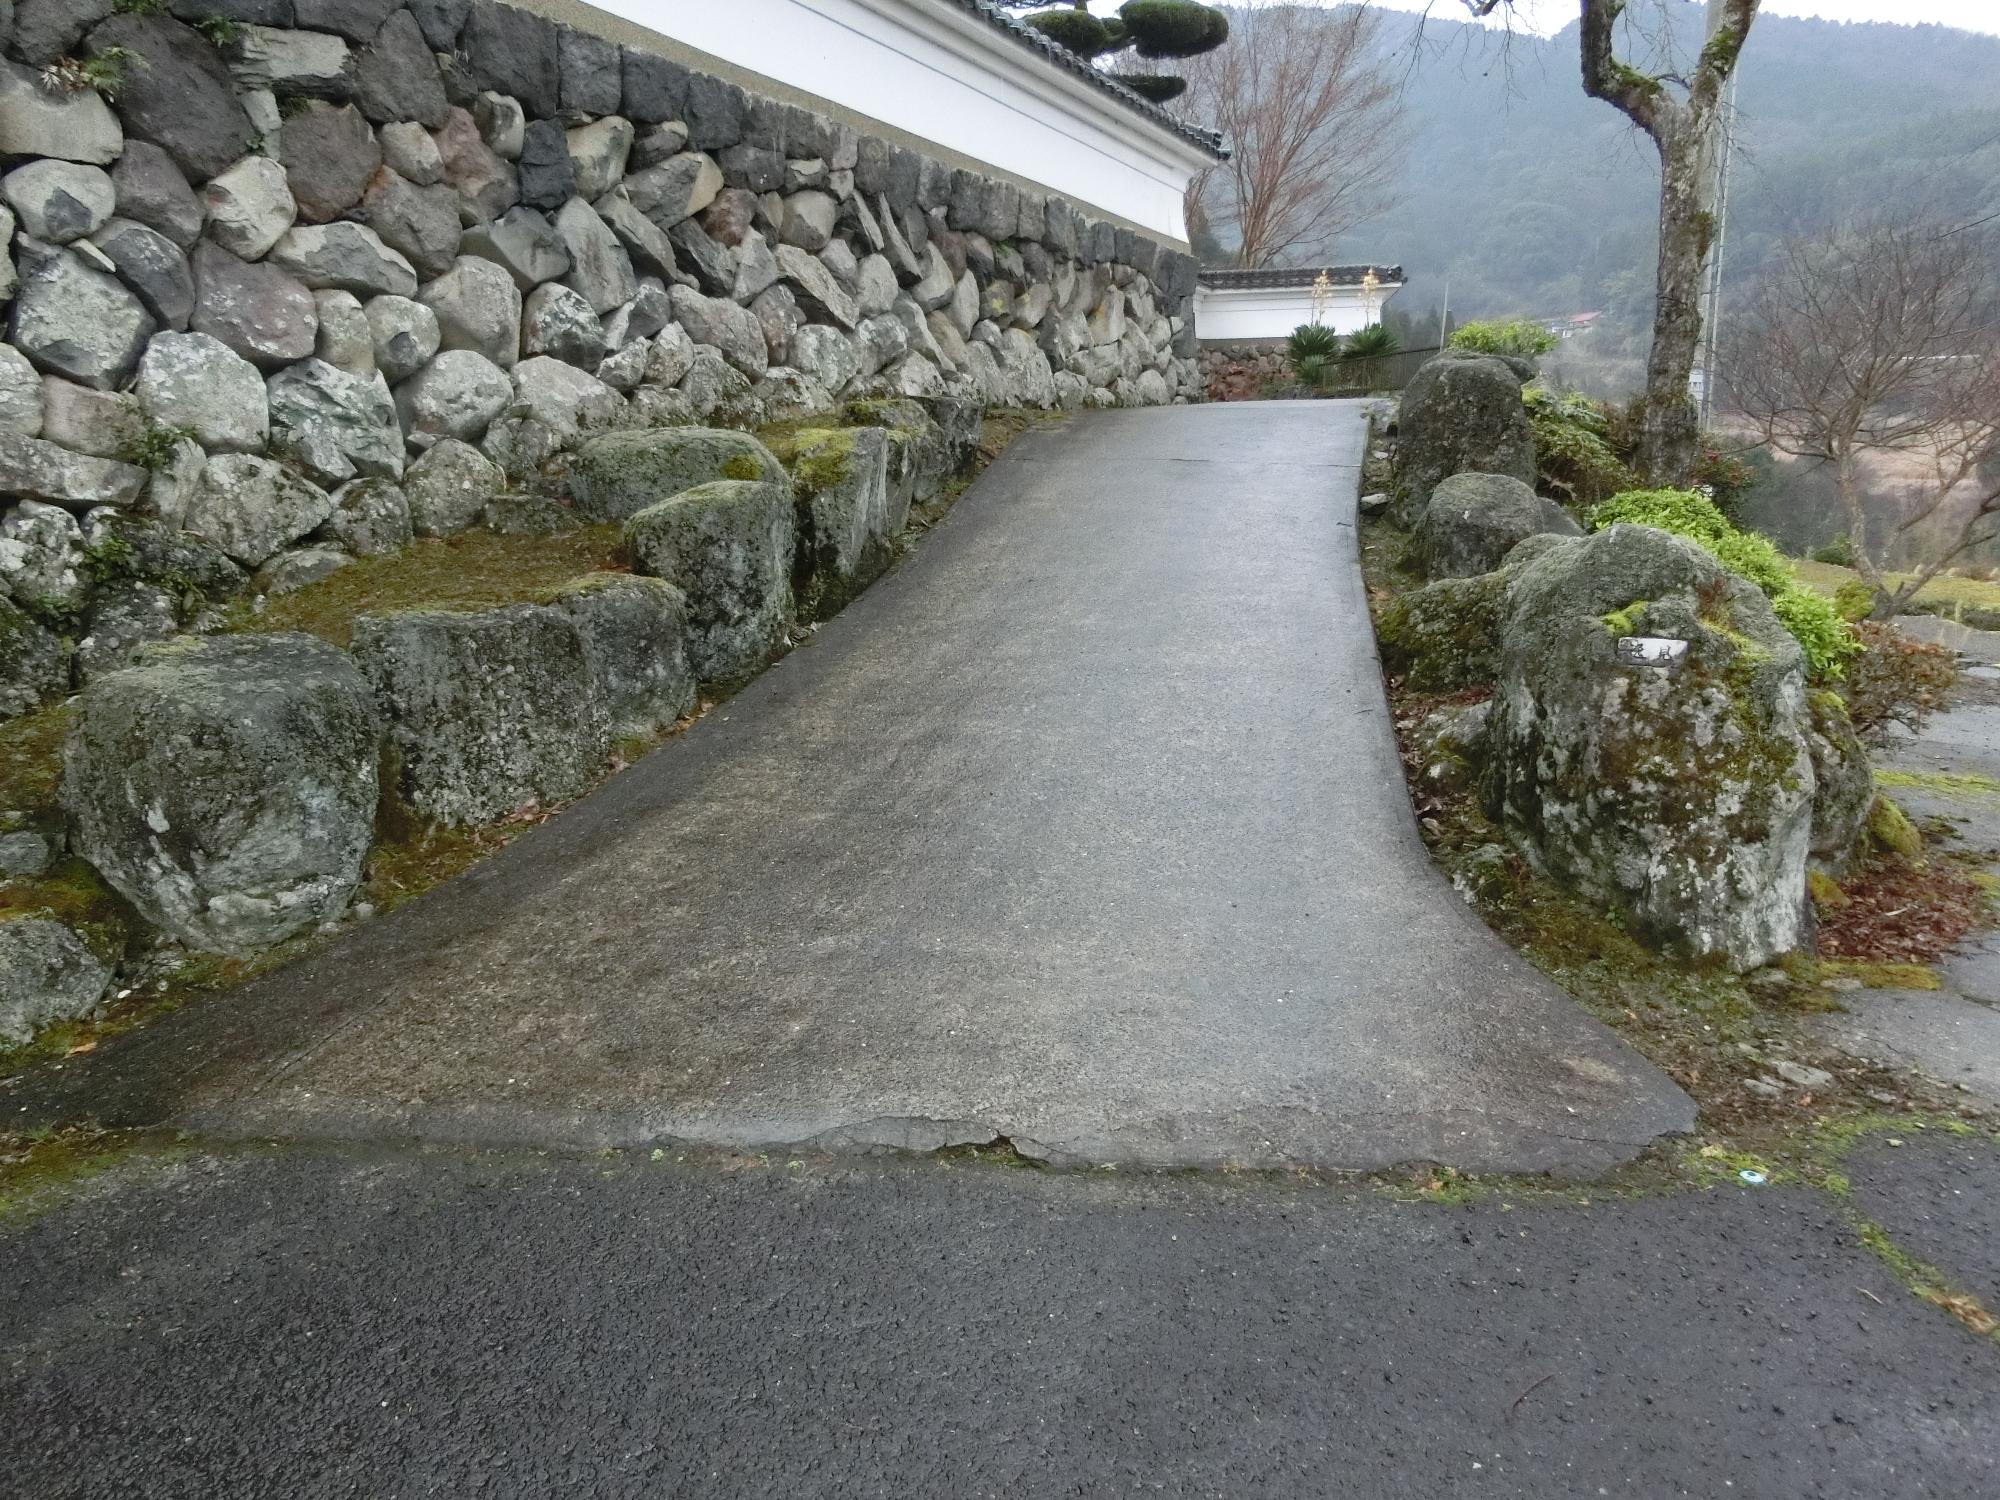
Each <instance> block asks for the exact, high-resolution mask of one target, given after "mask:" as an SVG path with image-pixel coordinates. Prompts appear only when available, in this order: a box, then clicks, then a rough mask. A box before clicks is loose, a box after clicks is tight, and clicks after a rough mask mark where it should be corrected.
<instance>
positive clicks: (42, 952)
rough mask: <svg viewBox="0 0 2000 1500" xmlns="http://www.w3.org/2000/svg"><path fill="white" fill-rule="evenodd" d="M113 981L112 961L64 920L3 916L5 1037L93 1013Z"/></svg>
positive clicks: (0, 989) (1, 1028) (0, 1036)
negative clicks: (107, 959) (106, 960)
mask: <svg viewBox="0 0 2000 1500" xmlns="http://www.w3.org/2000/svg"><path fill="white" fill-rule="evenodd" d="M110 985H111V968H110V966H109V965H108V964H106V963H105V962H104V960H103V959H101V958H99V957H98V956H97V955H96V954H95V953H93V952H92V951H91V950H90V945H89V944H87V943H86V942H84V940H83V939H82V938H80V937H78V936H77V934H76V933H74V932H73V931H71V930H70V929H69V928H68V927H66V926H64V925H63V924H62V923H61V922H57V921H53V920H51V919H49V918H47V917H34V916H25V917H12V918H6V919H0V1042H25V1041H28V1040H30V1039H31V1038H32V1037H33V1036H34V1034H35V1033H36V1032H37V1031H39V1030H40V1029H41V1028H42V1027H44V1026H46V1025H48V1024H49V1023H50V1022H51V1021H70V1020H75V1019H76V1018H78V1017H80V1016H87V1015H89V1014H90V1013H91V1011H93V1010H95V1009H96V1008H97V1006H98V1004H99V1002H100V1001H102V1000H103V999H104V992H105V990H107V989H108V988H110Z"/></svg>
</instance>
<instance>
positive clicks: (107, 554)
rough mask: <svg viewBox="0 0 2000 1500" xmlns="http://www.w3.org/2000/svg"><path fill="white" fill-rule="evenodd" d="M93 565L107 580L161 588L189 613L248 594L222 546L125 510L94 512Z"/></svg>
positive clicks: (87, 537)
mask: <svg viewBox="0 0 2000 1500" xmlns="http://www.w3.org/2000/svg"><path fill="white" fill-rule="evenodd" d="M84 545H85V546H86V547H87V548H88V549H89V551H90V558H91V563H92V565H93V567H95V568H96V569H97V570H98V571H99V572H101V573H102V574H103V575H104V576H105V577H106V579H107V580H109V581H114V582H115V581H116V580H118V579H124V578H131V579H136V580H138V581H140V582H142V583H153V584H158V585H159V586H160V587H161V588H163V589H165V590H167V591H168V592H169V593H171V594H173V595H174V597H175V598H176V599H177V600H178V601H179V602H180V604H181V606H182V608H183V609H185V610H192V609H193V608H195V607H196V606H199V605H201V604H203V603H210V604H217V603H221V602H222V601H224V600H226V599H232V598H234V597H235V596H236V595H238V594H240V593H242V592H243V586H244V583H245V582H246V580H245V577H244V573H243V570H242V569H241V568H239V567H238V566H237V565H236V564H235V563H233V562H231V561H230V560H229V558H228V556H227V555H226V554H224V552H223V551H222V549H221V548H220V547H217V546H215V545H214V544H213V543H210V542H206V541H203V540H202V539H201V538H200V537H198V536H194V535H191V534H190V533H188V532H185V531H181V530H179V529H177V528H176V527H175V526H173V525H169V524H167V523H166V522H164V521H160V520H154V519H150V518H147V517H143V516H134V515H129V514H125V513H122V512H119V511H106V510H98V511H93V512H91V516H90V524H89V526H88V528H87V529H86V531H85V533H84Z"/></svg>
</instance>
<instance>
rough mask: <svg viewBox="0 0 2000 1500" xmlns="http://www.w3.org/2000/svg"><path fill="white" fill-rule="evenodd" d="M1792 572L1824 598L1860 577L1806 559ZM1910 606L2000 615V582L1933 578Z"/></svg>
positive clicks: (1939, 612)
mask: <svg viewBox="0 0 2000 1500" xmlns="http://www.w3.org/2000/svg"><path fill="white" fill-rule="evenodd" d="M1792 569H1793V571H1794V572H1796V573H1797V574H1798V575H1799V577H1800V578H1801V579H1803V580H1804V581H1805V582H1807V583H1809V584H1811V585H1812V586H1813V587H1814V588H1816V589H1818V590H1819V591H1820V592H1821V593H1822V594H1827V595H1831V594H1833V593H1834V592H1835V591H1837V590H1838V589H1839V588H1840V586H1841V585H1842V584H1843V583H1846V582H1848V581H1849V580H1850V579H1854V578H1858V577H1860V575H1859V574H1858V573H1856V572H1855V571H1854V569H1852V568H1843V567H1839V566H1837V565H1835V564H1833V563H1823V562H1812V561H1810V560H1808V559H1794V560H1793V562H1792ZM1889 576H1890V578H1891V579H1894V580H1898V581H1900V578H1901V577H1902V576H1903V575H1900V574H1895V573H1892V574H1890V575H1889ZM1911 607H1912V608H1913V609H1914V610H1915V611H1916V612H1917V613H1919V614H1926V615H1951V614H1955V613H1956V612H1957V611H1958V610H1959V609H1960V608H1965V609H1976V610H1990V611H1993V612H1995V613H1996V614H2000V583H1981V582H1979V581H1978V580H1977V579H1974V578H1933V579H1932V580H1931V581H1930V582H1929V583H1927V584H1925V585H1924V586H1923V589H1922V590H1921V591H1920V592H1919V593H1918V594H1917V597H1916V599H1915V600H1914V601H1913V602H1912V606H1911Z"/></svg>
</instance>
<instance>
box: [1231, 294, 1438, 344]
mask: <svg viewBox="0 0 2000 1500" xmlns="http://www.w3.org/2000/svg"><path fill="white" fill-rule="evenodd" d="M1398 290H1399V288H1398V287H1397V286H1396V285H1394V284H1391V285H1388V286H1384V287H1382V288H1380V289H1379V290H1377V291H1376V293H1375V299H1374V300H1375V306H1374V311H1373V313H1372V315H1371V313H1370V311H1369V309H1368V307H1367V305H1366V304H1365V303H1364V302H1363V300H1362V296H1361V288H1360V287H1358V286H1337V287H1334V288H1333V289H1332V295H1331V297H1330V298H1329V300H1328V303H1327V306H1326V309H1325V311H1324V313H1323V314H1322V315H1321V317H1320V322H1322V323H1324V324H1325V325H1326V326H1327V327H1328V328H1331V329H1332V330H1333V331H1334V332H1335V333H1357V332H1359V331H1360V330H1361V329H1363V328H1365V327H1367V326H1368V324H1370V323H1373V322H1376V321H1379V320H1380V318H1381V316H1382V311H1383V309H1384V308H1385V307H1387V306H1388V303H1389V299H1390V298H1391V297H1393V296H1394V295H1395V294H1396V292H1397V291H1398ZM1312 320H1313V294H1312V288H1311V287H1309V286H1301V287H1255V288H1230V289H1220V288H1216V287H1207V286H1204V287H1199V288H1197V289H1196V291H1195V294H1194V331H1195V337H1196V338H1198V339H1200V340H1201V341H1202V342H1203V343H1233V342H1237V341H1239V340H1241V341H1251V340H1254V341H1257V342H1259V343H1265V342H1270V341H1273V340H1280V339H1284V338H1287V337H1289V336H1290V335H1291V332H1292V330H1293V329H1294V328H1297V327H1298V326H1299V324H1301V323H1310V322H1312Z"/></svg>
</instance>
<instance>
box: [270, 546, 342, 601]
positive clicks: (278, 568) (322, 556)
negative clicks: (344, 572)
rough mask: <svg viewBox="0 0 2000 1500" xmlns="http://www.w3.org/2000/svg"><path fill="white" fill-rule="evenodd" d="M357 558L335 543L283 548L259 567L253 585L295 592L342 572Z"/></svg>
mask: <svg viewBox="0 0 2000 1500" xmlns="http://www.w3.org/2000/svg"><path fill="white" fill-rule="evenodd" d="M353 561H354V559H353V558H351V557H349V556H348V555H347V554H346V553H345V552H340V551H337V550H336V549H334V548H332V547H301V548H299V549H298V550H297V551H295V552H280V553H279V554H278V555H277V556H276V557H274V558H272V559H271V560H270V561H269V562H267V563H265V564H264V566H263V567H261V568H259V569H258V570H257V576H256V577H255V578H254V579H252V580H251V586H252V587H253V588H255V589H256V590H257V592H258V593H260V594H291V593H296V592H297V591H298V590H300V589H302V588H309V587H311V586H312V585H313V584H315V583H320V582H323V581H324V580H326V579H328V578H331V577H332V576H333V575H334V574H335V573H338V572H339V571H340V570H341V569H342V568H344V567H346V566H347V565H348V564H350V563H352V562H353Z"/></svg>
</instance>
